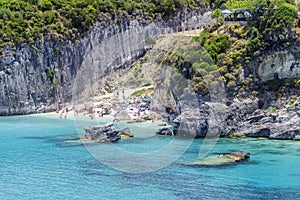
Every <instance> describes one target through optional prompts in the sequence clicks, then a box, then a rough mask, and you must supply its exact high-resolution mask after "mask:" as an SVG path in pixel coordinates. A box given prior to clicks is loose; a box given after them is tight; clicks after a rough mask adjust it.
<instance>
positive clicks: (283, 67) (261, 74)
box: [251, 38, 300, 81]
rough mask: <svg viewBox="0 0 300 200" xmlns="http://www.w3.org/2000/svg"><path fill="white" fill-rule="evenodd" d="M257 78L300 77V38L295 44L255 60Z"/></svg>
mask: <svg viewBox="0 0 300 200" xmlns="http://www.w3.org/2000/svg"><path fill="white" fill-rule="evenodd" d="M254 64H255V66H252V67H251V68H253V69H254V68H255V69H256V78H257V79H259V80H262V81H268V80H272V79H274V78H279V79H282V78H299V77H300V38H298V39H297V41H296V42H295V44H293V45H292V46H291V47H290V48H288V49H286V50H284V51H277V52H267V54H266V55H262V56H260V57H259V58H257V60H256V62H254Z"/></svg>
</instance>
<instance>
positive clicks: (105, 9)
mask: <svg viewBox="0 0 300 200" xmlns="http://www.w3.org/2000/svg"><path fill="white" fill-rule="evenodd" d="M208 5H209V0H188V1H187V0H0V27H1V29H0V46H5V45H15V44H20V43H33V42H34V41H35V40H36V39H37V38H39V37H40V35H41V34H44V35H45V34H52V35H56V36H57V37H58V38H74V37H75V36H78V35H80V34H82V33H84V32H86V31H88V30H89V29H90V28H92V27H93V25H94V24H95V21H97V20H98V21H101V20H105V19H108V18H111V19H114V18H115V17H116V16H118V15H132V16H136V15H142V17H143V18H146V19H147V20H149V21H155V20H160V19H162V18H164V17H168V16H169V15H172V14H174V13H176V11H179V10H181V9H182V8H184V7H187V8H191V9H196V8H199V7H208Z"/></svg>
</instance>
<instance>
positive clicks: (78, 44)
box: [0, 10, 210, 115]
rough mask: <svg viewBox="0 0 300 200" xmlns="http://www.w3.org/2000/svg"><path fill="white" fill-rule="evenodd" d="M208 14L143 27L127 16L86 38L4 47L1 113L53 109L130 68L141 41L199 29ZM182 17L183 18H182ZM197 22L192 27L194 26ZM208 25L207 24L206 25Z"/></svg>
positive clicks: (142, 45)
mask: <svg viewBox="0 0 300 200" xmlns="http://www.w3.org/2000/svg"><path fill="white" fill-rule="evenodd" d="M203 16H204V18H209V19H210V14H209V13H208V14H207V13H206V14H203V13H201V12H200V11H199V12H196V11H187V10H185V11H184V12H181V13H179V14H178V15H176V16H175V17H173V18H171V19H169V20H168V21H161V22H156V23H151V24H148V25H146V26H145V25H142V24H140V23H139V22H138V21H137V20H135V19H131V18H128V17H125V18H124V17H123V18H122V17H120V18H119V19H115V20H114V21H113V20H110V21H109V20H108V21H103V22H101V23H98V24H96V26H95V28H94V29H93V30H91V31H89V32H88V33H87V34H86V35H85V36H84V37H82V38H80V39H77V40H68V41H59V40H57V39H55V38H54V37H52V36H49V35H46V36H43V37H42V38H40V39H39V40H38V41H37V42H36V43H35V44H34V45H33V46H28V45H25V44H23V45H20V46H17V47H5V48H3V49H2V56H1V58H0V115H13V114H28V113H34V112H36V111H45V110H49V109H50V110H54V109H55V106H56V103H57V102H58V101H62V102H68V101H71V99H72V95H75V97H74V96H73V99H74V98H76V96H77V95H79V94H80V92H81V91H82V90H83V89H84V88H86V87H88V86H89V85H90V84H92V83H93V82H95V81H97V80H99V79H100V78H101V77H103V76H104V75H109V73H111V72H114V71H116V70H117V69H120V68H128V67H129V66H130V65H131V64H132V63H133V62H134V61H135V60H137V59H138V58H139V57H141V56H142V55H144V54H145V52H146V50H147V48H148V47H147V44H146V43H145V38H148V37H150V38H155V37H158V36H159V35H163V34H166V33H170V32H174V31H178V30H179V29H183V28H185V27H189V28H191V24H192V25H193V24H196V25H193V27H192V28H200V26H205V25H207V24H209V23H205V20H204V23H203ZM183 19H184V20H183ZM198 21H199V22H200V23H195V22H198ZM209 22H210V21H209Z"/></svg>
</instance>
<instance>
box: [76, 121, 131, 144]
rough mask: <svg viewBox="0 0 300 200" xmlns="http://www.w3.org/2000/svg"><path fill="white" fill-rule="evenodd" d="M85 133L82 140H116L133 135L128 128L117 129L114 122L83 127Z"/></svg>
mask: <svg viewBox="0 0 300 200" xmlns="http://www.w3.org/2000/svg"><path fill="white" fill-rule="evenodd" d="M84 130H85V134H84V136H83V137H82V138H81V139H82V140H91V141H95V142H116V141H118V140H120V139H121V137H133V134H132V133H131V132H130V130H129V128H125V129H123V130H117V129H116V128H115V127H114V123H107V124H104V125H97V126H89V127H87V128H85V129H84Z"/></svg>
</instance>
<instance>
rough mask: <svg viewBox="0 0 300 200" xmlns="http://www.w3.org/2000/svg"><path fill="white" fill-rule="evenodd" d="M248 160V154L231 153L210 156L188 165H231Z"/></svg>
mask: <svg viewBox="0 0 300 200" xmlns="http://www.w3.org/2000/svg"><path fill="white" fill-rule="evenodd" d="M248 158H250V153H249V152H232V153H229V154H219V155H218V156H210V157H207V158H204V159H200V160H197V161H195V162H192V163H190V164H188V165H191V166H193V165H203V166H218V165H225V164H232V163H235V162H240V161H243V160H247V159H248Z"/></svg>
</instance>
